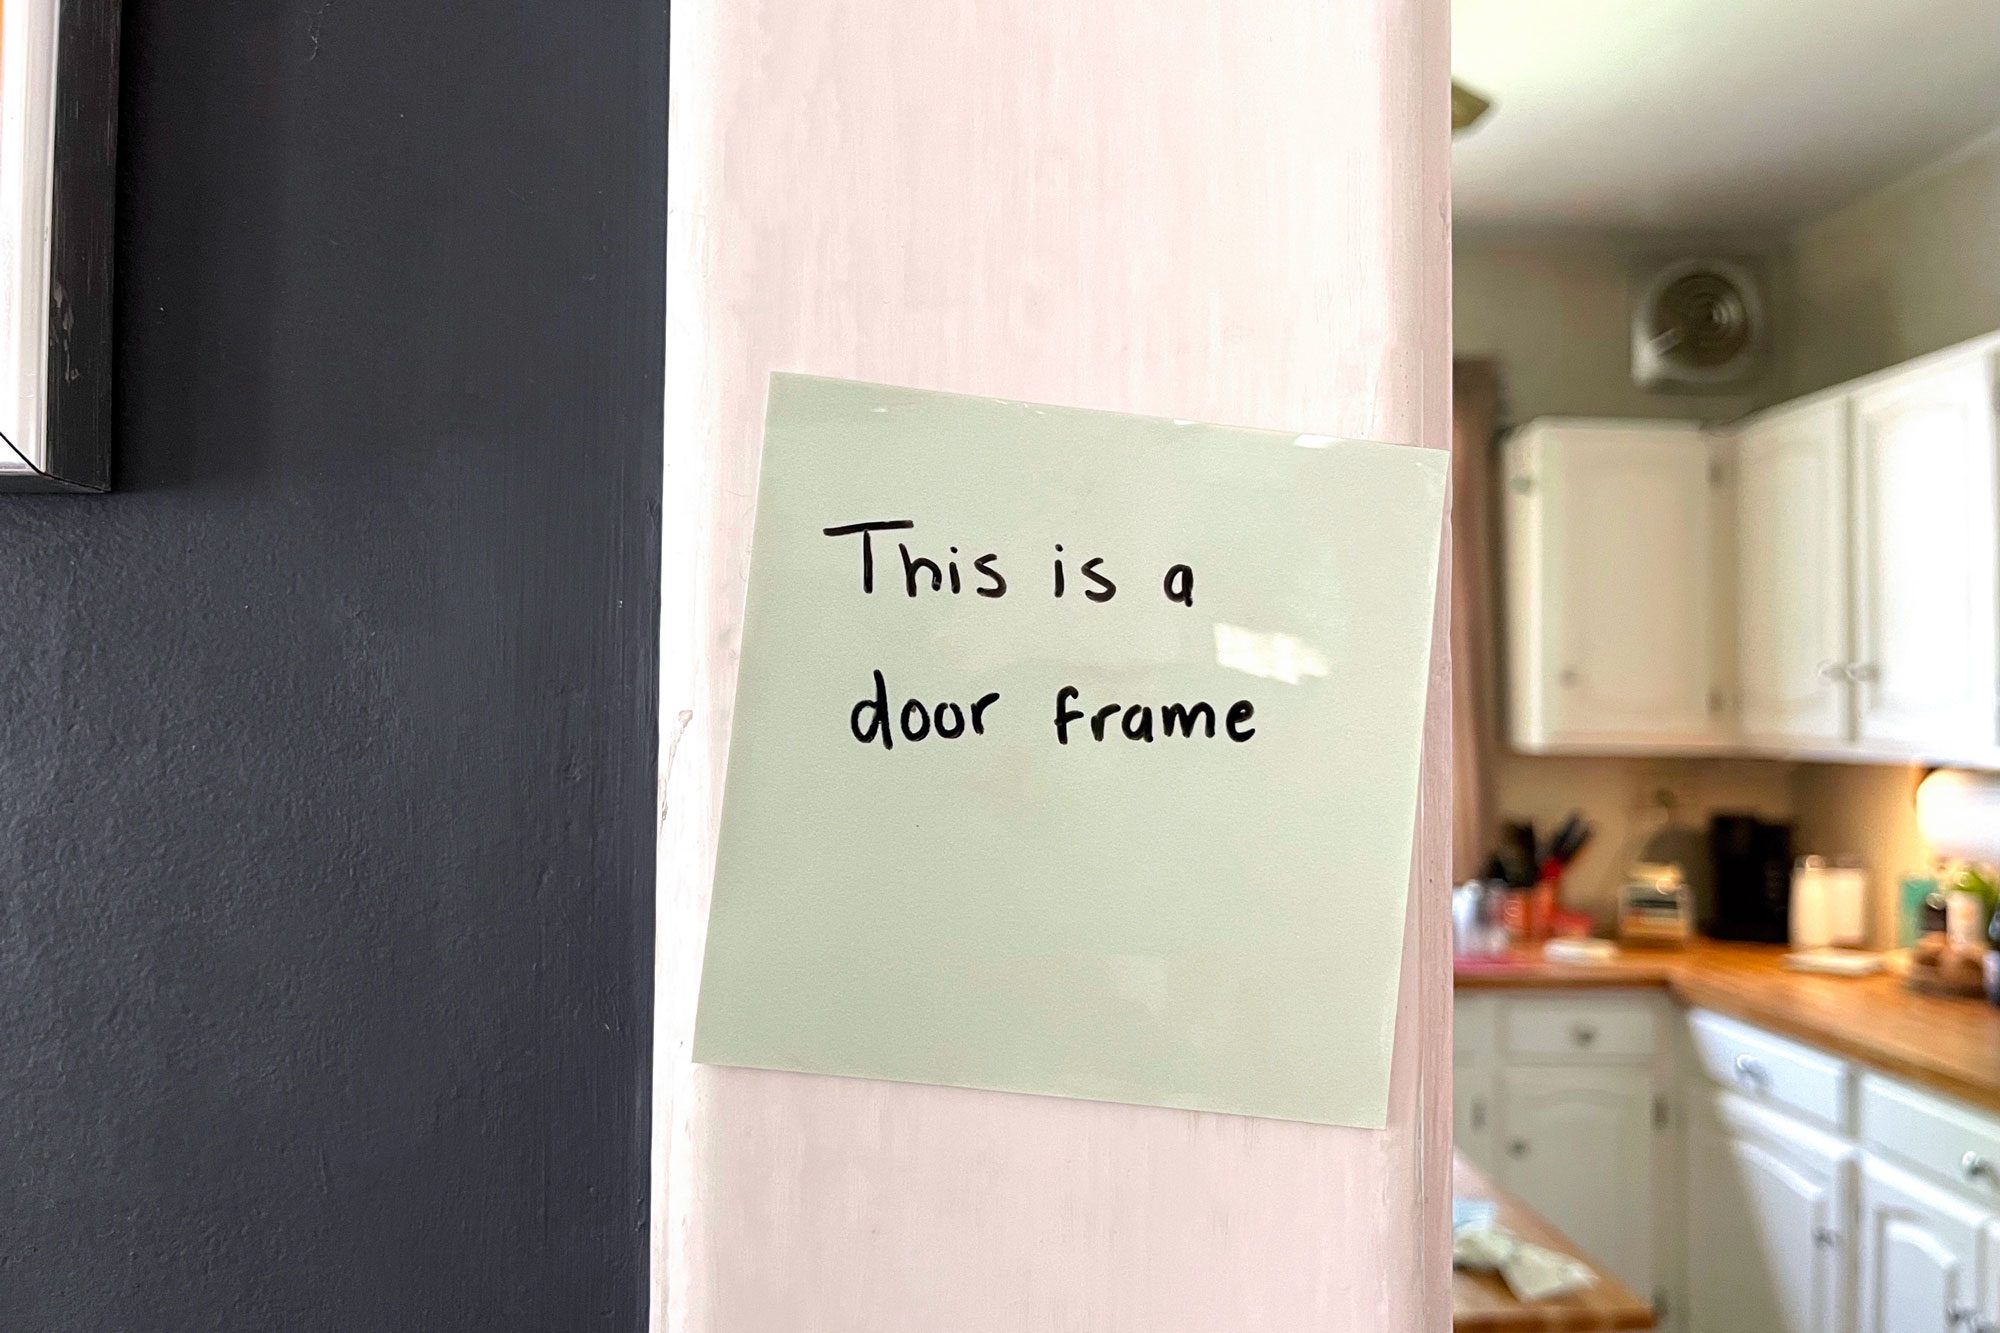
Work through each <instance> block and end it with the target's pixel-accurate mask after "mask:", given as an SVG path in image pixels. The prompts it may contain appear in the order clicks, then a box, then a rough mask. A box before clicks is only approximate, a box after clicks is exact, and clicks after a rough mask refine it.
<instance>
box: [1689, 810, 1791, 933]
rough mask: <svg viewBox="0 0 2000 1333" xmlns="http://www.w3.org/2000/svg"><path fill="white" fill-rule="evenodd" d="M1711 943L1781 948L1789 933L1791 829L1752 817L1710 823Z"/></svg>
mask: <svg viewBox="0 0 2000 1333" xmlns="http://www.w3.org/2000/svg"><path fill="white" fill-rule="evenodd" d="M1708 852H1709V866H1710V868H1711V869H1712V870H1713V872H1714V878H1713V880H1712V881H1711V884H1712V887H1711V889H1710V895H1711V901H1710V903H1709V915H1708V917H1707V919H1705V920H1704V921H1703V922H1702V931H1703V933H1704V934H1706V935H1708V936H1709V937H1710V938H1711V939H1718V940H1753V941H1756V942H1758V943H1762V944H1783V943H1785V941H1786V940H1787V939H1788V938H1790V936H1791V932H1792V826H1791V825H1790V824H1767V823H1765V822H1764V821H1763V820H1761V819H1758V818H1756V817H1755V816H1754V815H1717V816H1715V817H1714V818H1713V819H1711V820H1709V822H1708Z"/></svg>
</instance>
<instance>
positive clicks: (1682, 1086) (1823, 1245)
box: [1453, 991, 2000, 1333]
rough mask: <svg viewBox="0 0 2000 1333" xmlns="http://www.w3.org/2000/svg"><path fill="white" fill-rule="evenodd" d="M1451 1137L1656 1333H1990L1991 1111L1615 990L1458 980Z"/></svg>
mask: <svg viewBox="0 0 2000 1333" xmlns="http://www.w3.org/2000/svg"><path fill="white" fill-rule="evenodd" d="M1457 1018H1458V1023H1457V1037H1456V1041H1455V1043H1454V1045H1455V1051H1454V1055H1455V1058H1454V1061H1453V1065H1454V1071H1455V1078H1456V1080H1457V1086H1456V1088H1455V1090H1454V1092H1455V1097H1454V1100H1455V1107H1454V1110H1455V1114H1454V1117H1453V1119H1454V1124H1455V1126H1456V1128H1457V1131H1458V1133H1459V1136H1460V1143H1459V1148H1460V1150H1461V1151H1463V1152H1465V1153H1466V1154H1467V1155H1468V1156H1469V1157H1471V1158H1472V1159H1473V1160H1474V1161H1475V1162H1476V1163H1478V1165H1479V1166H1480V1167H1481V1168H1482V1169H1484V1170H1485V1171H1486V1173H1487V1174H1488V1175H1489V1176H1491V1177H1492V1178H1493V1179H1494V1180H1495V1181H1496V1182H1497V1183H1498V1184H1500V1185H1501V1186H1502V1187H1503V1188H1505V1189H1506V1190H1507V1191H1508V1192H1510V1193H1511V1194H1513V1195H1514V1196H1515V1197H1517V1198H1519V1199H1520V1200H1521V1201H1522V1202H1523V1203H1525V1204H1526V1205H1527V1206H1528V1207H1530V1208H1532V1209H1534V1210H1535V1211H1536V1212H1538V1213H1540V1214H1541V1215H1542V1216H1543V1217H1545V1218H1546V1219H1548V1221H1550V1222H1551V1223H1553V1224H1554V1225H1555V1227H1556V1229H1557V1230H1559V1231H1561V1232H1563V1233H1564V1234H1565V1235H1567V1236H1568V1237H1570V1239H1572V1240H1573V1241H1575V1242H1576V1243H1577V1244H1578V1245H1579V1246H1581V1247H1582V1248H1583V1251H1584V1254H1585V1256H1586V1257H1587V1258H1589V1259H1590V1260H1592V1261H1593V1262H1595V1263H1596V1264H1598V1265H1599V1266H1600V1267H1602V1268H1604V1269H1605V1270H1607V1271H1608V1272H1610V1273H1611V1274H1613V1275H1614V1276H1616V1277H1617V1278H1619V1279H1620V1280H1621V1281H1622V1282H1624V1283H1625V1285H1627V1286H1629V1287H1630V1288H1632V1290H1634V1291H1637V1292H1641V1293H1650V1294H1651V1295H1652V1297H1653V1300H1654V1304H1655V1307H1656V1308H1657V1309H1658V1311H1659V1314H1660V1323H1659V1326H1660V1328H1661V1329H1663V1330H1668V1331H1669V1333H2000V1117H1996V1116H1995V1115H1994V1114H1993V1113H1992V1112H1991V1111H1989V1110H1984V1109H1981V1108H1978V1107H1974V1106H1971V1105H1968V1104H1966V1103H1964V1102H1961V1101H1958V1100H1957V1099H1954V1098H1950V1097H1942V1096H1939V1095H1937V1094H1936V1093H1932V1092H1929V1091H1926V1090H1924V1089H1921V1088H1917V1087H1914V1086H1912V1085H1909V1084H1906V1083H1903V1082H1900V1081H1898V1080H1895V1079H1891V1078H1888V1077H1886V1076H1884V1075H1881V1074H1877V1073H1875V1072H1873V1071H1871V1070H1868V1069H1866V1068H1863V1067H1860V1066H1857V1065H1855V1064H1854V1063H1852V1062H1850V1061H1848V1060H1846V1059H1844V1058H1842V1057H1840V1056H1837V1055H1833V1054H1831V1053H1829V1052H1827V1051H1825V1050H1823V1049H1820V1048H1817V1047H1814V1046H1812V1045H1811V1044H1809V1043H1804V1042H1800V1041H1798V1040H1795V1039H1793V1038H1791V1037H1788V1036H1781V1035H1779V1034H1777V1033H1774V1032H1770V1031H1766V1030H1764V1029H1760V1028H1757V1027H1755V1026H1753V1025H1751V1024H1748V1023H1745V1022H1742V1021H1740V1020H1738V1019H1734V1018H1729V1017H1726V1016H1723V1015H1720V1014H1715V1013H1709V1012H1706V1011H1700V1010H1696V1011H1694V1012H1692V1013H1689V1014H1686V1015H1682V1014H1681V1013H1680V1011H1679V1010H1678V1009H1677V1008H1674V1007H1672V1006H1670V1005H1668V1004H1667V1003H1666V1002H1665V1001H1664V1000H1660V1001H1658V1002H1657V1003H1655V1002H1653V1001H1652V1000H1649V999H1648V997H1645V996H1641V995H1635V994H1631V993H1626V994H1623V995H1619V994H1617V993H1606V992H1601V991H1600V992H1589V993H1582V994H1579V993H1574V992H1572V993H1563V992H1558V991H1546V992H1543V991H1518V992H1511V993H1508V994H1505V995H1493V994H1491V993H1489V994H1487V995H1484V996H1472V995H1468V996H1467V997H1465V999H1464V1000H1462V1001H1461V1002H1460V1005H1459V1007H1458V1014H1457Z"/></svg>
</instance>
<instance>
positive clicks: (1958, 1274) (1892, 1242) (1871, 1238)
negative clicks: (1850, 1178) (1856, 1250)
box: [1856, 1157, 1996, 1333]
mask: <svg viewBox="0 0 2000 1333" xmlns="http://www.w3.org/2000/svg"><path fill="white" fill-rule="evenodd" d="M1991 1216H1992V1214H1991V1213H1990V1212H1989V1211H1988V1210H1987V1209H1986V1208H1985V1207H1983V1206H1980V1205H1977V1204H1973V1203H1969V1202H1967V1201H1966V1200H1965V1199H1964V1198H1962V1197H1960V1196H1959V1195H1958V1194H1956V1193H1954V1192H1952V1191H1950V1190H1947V1189H1943V1188H1940V1187H1939V1186H1936V1185H1933V1184H1931V1183H1930V1182H1928V1181H1925V1180H1922V1179H1920V1178H1918V1177H1917V1176H1915V1175H1913V1174H1911V1173H1909V1172H1907V1171H1902V1170H1899V1169H1898V1168H1896V1167H1894V1166H1891V1165H1889V1164H1888V1163H1886V1162H1882V1161H1878V1160H1877V1159H1875V1158H1873V1157H1869V1158H1866V1159H1865V1160H1864V1161H1863V1163H1862V1168H1861V1301H1860V1310H1859V1313H1860V1318H1859V1320H1858V1321H1857V1323H1856V1333H1989V1330H1992V1329H1994V1328H1995V1327H1996V1324H1995V1323H1994V1322H1993V1321H1992V1319H1991V1318H1990V1317H1989V1316H1990V1314H1991V1311H1990V1310H1987V1309H1982V1308H1981V1305H1980V1301H1979V1295H1980V1294H1979V1290H1978V1270H1979V1262H1980V1250H1981V1248H1982V1243H1983V1241H1984V1234H1983V1233H1984V1232H1985V1231H1986V1228H1987V1226H1988V1224H1989V1219H1990V1218H1991Z"/></svg>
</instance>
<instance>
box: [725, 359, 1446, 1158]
mask: <svg viewBox="0 0 2000 1333" xmlns="http://www.w3.org/2000/svg"><path fill="white" fill-rule="evenodd" d="M1446 468H1447V458H1446V455H1445V454H1444V453H1442V452H1441V451H1435V450H1425V449H1416V448H1408V447H1397V446H1393V445H1386V444H1374V443H1366V442H1359V441H1347V440H1335V439H1329V438H1326V437H1323V436H1307V435H1292V434H1284V433H1278V432H1272V431H1259V430H1243V429H1237V428H1232V427H1226V426H1211V425H1201V424H1197V423H1192V422H1181V421H1167V420H1160V419H1156V418H1149V417H1137V416H1124V415H1119V414H1114V413H1107V412H1091V411H1082V410H1077V409H1073V408H1061V407H1044V406H1037V405H1034V404H1028V403H1018V402H1007V401H1001V400H995V399H987V398H973V397H963V396H959V395H954V394H944V393H932V392H924V391H919V390H913V389H900V388H888V387H884V386H880V385H871V384H856V383H849V382H845V381H838V380H826V379H815V378H808V377H804V376H796V375H776V376H773V377H772V380H771V393H770V402H769V408H768V416H767V422H766V433H765V441H764V463H763V473H762V480H761V482H760V486H759V493H758V509H757V525H756V533H755V539H754V543H753V546H752V553H751V568H750V587H749V601H748V606H747V609H746V614H745V623H744V636H743V653H742V661H741V665H740V670H739V674H738V680H737V691H736V706H735V715H734V722H733V727H732V733H731V743H730V753H729V770H728V776H727V783H726V786H725V789H724V800H723V812H722V829H721V841H720V845H719V848H718V855H717V865H716V873H715V886H714V900H713V903H712V905H711V908H710V913H709V925H708V940H707V950H706V955H705V957H704V960H703V967H702V978H701V999H700V1010H699V1014H698V1018H697V1022H696V1029H695V1045H694V1055H695V1058H696V1059H697V1060H700V1061H704V1062H707V1063H712V1064H726V1065H748V1066H754V1067H758V1068H767V1069H785V1070H798V1071H805V1072H811V1073H818V1074H837V1075H852V1076H859V1077H864V1078H875V1079H895V1080H902V1081H910V1082H921V1083H941V1084H951V1085H956V1086H962V1087H971V1088H991V1089H1001V1090H1006V1091H1013V1092H1024V1093H1043V1094H1052V1095H1056V1096H1065V1097H1086V1098H1095V1099H1102V1100H1110V1101H1120V1102H1133V1103H1141V1104H1149V1105H1158V1106H1171V1107H1186V1108H1193V1109H1199V1110H1205V1111H1224V1112H1234V1113H1238V1114H1244V1115H1257V1116H1275V1117H1281V1118H1285V1119H1293V1120H1307V1121H1316V1122H1320V1123H1324V1124H1337V1125H1358V1126H1368V1127H1379V1126H1380V1125H1382V1124H1383V1122H1384V1118H1385V1114H1386V1104H1387V1097H1388V1085H1389V1064H1390V1057H1391V1046H1392V1041H1393V1032H1394V1028H1395V1007H1396V988H1397V971H1398V967H1399V962H1400V958H1401V953H1402V944H1403V911H1404V900H1405V897H1406V894H1407V889H1408V885H1409V878H1410V856H1411V845H1412V839H1413V833H1414V828H1415V821H1416V805H1417V784H1418V773H1419V767H1420V762H1421V755H1420V750H1421V736H1422V729H1423V717H1424V703H1425V690H1426V675H1427V670H1428V659H1429V654H1430V636H1431V616H1432V602H1433V598H1434V594H1435V588H1436V579H1437V562H1438V542H1439V533H1440V529H1441V526H1442V516H1443V508H1444V495H1445V477H1446ZM888 524H894V525H900V526H870V527H867V528H865V530H864V529H863V528H862V527H861V525H888ZM828 529H834V530H835V531H834V532H832V533H831V534H829V532H828ZM1100 734H1101V736H1102V739H1099V736H1100Z"/></svg>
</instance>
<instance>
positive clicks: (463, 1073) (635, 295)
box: [0, 0, 667, 1333]
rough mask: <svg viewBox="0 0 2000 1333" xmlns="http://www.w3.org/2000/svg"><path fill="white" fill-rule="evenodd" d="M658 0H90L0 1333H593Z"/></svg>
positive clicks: (5, 1152)
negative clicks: (84, 157)
mask: <svg viewBox="0 0 2000 1333" xmlns="http://www.w3.org/2000/svg"><path fill="white" fill-rule="evenodd" d="M665 10H666V4H665V0H548V2H547V3H541V4H504V5H503V4H494V3H490V2H486V0H458V2H456V3H440V2H437V0H430V2H424V0H302V3H296V4H271V3H268V0H255V2H254V3H253V2H252V0H128V2H127V5H126V26H125V33H126V38H125V58H124V78H125V87H124V94H123V97H124V101H123V112H122V115H121V122H120V124H121V134H122V141H121V145H120V151H121V154H122V160H121V163H120V171H119V180H120V186H119V191H118V200H117V203H118V208H119V219H118V221H119V235H120V241H119V250H118V263H119V269H118V283H119V289H118V301H117V309H118V333H117V354H118V357H119V367H118V375H117V381H116V382H117V407H116V421H117V428H118V430H117V439H116V445H115V454H114V458H113V466H114V484H115V485H116V487H117V490H116V492H115V493H114V494H112V495H110V496H108V497H104V498H74V497H29V496H0V1328H5V1329H7V1330H10V1333H11V1331H14V1330H42V1329H61V1330H72V1329H74V1330H88V1331H89V1333H99V1331H100V1330H125V1329H131V1330H168V1329H197V1328H198V1329H255V1330H259V1333H265V1331H268V1330H278V1329H284V1330H302V1329H306V1330H310V1329H338V1330H342V1331H343V1333H358V1331H360V1330H376V1329H416V1330H442V1329H479V1330H493V1329H533V1330H568V1329H584V1328H612V1329H630V1328H637V1327H640V1326H641V1321H642V1318H643V1313H644V1299H643V1288H644V1281H645V1260H644V1254H645V1249H644V1247H645V1211H644V1201H645V1179H646V1146H645V1145H646V1136H645V1109H646V1090H645V1077H646V1071H647V1059H646V1051H647V1045H648V1042H649V1039H650V1038H649V1033H648V1027H647V1022H648V1020H647V1012H648V994H649V985H648V981H649V973H650V958H651V940H650V934H651V929H652V924H651V923H652V916H651V906H650V894H651V886H652V837H653V835H652V828H653V820H652V815H651V811H652V804H653V798H652V790H653V752H654V730H655V721H654V715H653V708H654V697H655V674H656V661H655V659H656V646H655V634H656V617H657V590H658V575H657V569H656V562H657V559H658V536H659V534H658V526H659V505H658V493H659V485H660V468H659V454H660V436H659V432H660V383H659V378H660V368H661V356H662V350H661V339H662V325H663V272H662V270H663V249H664V228H665V202H664V182H665V151H666V150H665V94H666V72H665V71H666V41H667V37H666V14H665Z"/></svg>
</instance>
